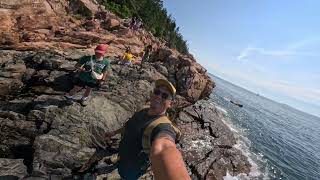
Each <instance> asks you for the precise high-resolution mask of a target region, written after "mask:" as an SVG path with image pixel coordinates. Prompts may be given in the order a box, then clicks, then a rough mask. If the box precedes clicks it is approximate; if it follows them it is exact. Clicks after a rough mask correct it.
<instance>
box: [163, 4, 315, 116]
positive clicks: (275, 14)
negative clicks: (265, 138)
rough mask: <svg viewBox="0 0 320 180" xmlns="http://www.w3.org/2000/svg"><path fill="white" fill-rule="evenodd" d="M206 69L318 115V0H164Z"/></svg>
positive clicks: (192, 50)
mask: <svg viewBox="0 0 320 180" xmlns="http://www.w3.org/2000/svg"><path fill="white" fill-rule="evenodd" d="M164 6H165V8H166V9H167V10H168V12H169V14H172V16H173V17H174V18H175V20H176V23H177V25H178V26H179V27H180V32H181V33H182V34H183V36H184V38H185V39H186V40H187V41H188V44H189V49H190V52H191V53H192V54H194V55H195V57H196V58H197V60H198V62H200V63H201V64H202V65H203V66H204V67H206V68H207V69H208V71H209V72H210V73H212V74H214V75H217V76H219V77H221V78H223V79H225V80H228V81H230V82H232V83H235V84H237V85H240V86H242V87H244V88H246V89H249V90H251V91H253V92H256V93H260V94H261V95H264V96H266V97H269V98H271V99H273V100H276V101H278V102H281V103H285V104H288V105H291V106H292V107H295V108H297V109H300V110H302V111H305V112H308V113H311V114H314V115H317V116H319V117H320V19H319V17H320V11H319V7H320V1H317V0H304V1H301V0H299V1H298V0H281V1H279V0H258V1H256V0H250V1H249V0H202V1H194V0H164Z"/></svg>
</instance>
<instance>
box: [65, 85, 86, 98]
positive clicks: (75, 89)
mask: <svg viewBox="0 0 320 180" xmlns="http://www.w3.org/2000/svg"><path fill="white" fill-rule="evenodd" d="M81 89H82V87H80V86H74V88H72V89H71V90H70V91H69V93H67V94H66V95H67V96H73V95H75V94H76V93H77V92H79V91H80V90H81Z"/></svg>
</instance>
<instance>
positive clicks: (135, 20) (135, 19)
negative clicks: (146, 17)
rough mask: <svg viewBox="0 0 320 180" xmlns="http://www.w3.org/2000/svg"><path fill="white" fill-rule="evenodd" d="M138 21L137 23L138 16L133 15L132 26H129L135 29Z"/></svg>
mask: <svg viewBox="0 0 320 180" xmlns="http://www.w3.org/2000/svg"><path fill="white" fill-rule="evenodd" d="M136 23H137V18H136V16H133V17H132V18H131V20H130V26H129V28H130V29H134V27H135V25H136Z"/></svg>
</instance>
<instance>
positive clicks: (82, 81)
mask: <svg viewBox="0 0 320 180" xmlns="http://www.w3.org/2000/svg"><path fill="white" fill-rule="evenodd" d="M107 48H108V45H106V44H100V45H98V46H97V47H96V48H95V55H93V56H84V57H82V58H81V59H80V60H79V62H78V63H77V64H76V65H75V67H76V68H77V70H78V71H79V72H80V73H79V78H78V79H77V81H76V83H75V86H74V88H73V89H72V90H71V91H70V92H69V93H67V94H66V95H65V97H66V98H67V99H68V100H72V99H74V97H73V96H74V95H75V94H76V93H77V92H79V91H80V90H81V89H83V88H86V90H85V93H84V95H83V96H82V98H81V105H83V106H86V105H87V100H88V97H89V95H90V92H91V90H92V88H94V87H97V86H99V85H101V84H102V83H103V82H104V81H105V80H106V78H107V76H108V74H109V71H110V69H111V68H110V62H109V60H108V59H107V58H105V57H104V56H105V54H106V51H107Z"/></svg>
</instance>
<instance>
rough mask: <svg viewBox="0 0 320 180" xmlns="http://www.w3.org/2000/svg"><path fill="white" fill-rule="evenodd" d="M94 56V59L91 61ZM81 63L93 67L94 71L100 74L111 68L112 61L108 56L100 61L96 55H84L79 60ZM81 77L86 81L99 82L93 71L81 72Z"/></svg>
mask: <svg viewBox="0 0 320 180" xmlns="http://www.w3.org/2000/svg"><path fill="white" fill-rule="evenodd" d="M91 57H92V61H91ZM79 64H80V65H83V66H85V67H87V68H89V69H91V67H93V69H91V70H93V71H94V72H96V73H98V74H102V73H105V72H107V71H109V70H110V69H111V67H110V61H109V60H108V59H107V58H103V60H101V61H99V60H97V59H96V56H84V57H82V58H81V59H80V60H79ZM79 78H80V80H82V81H85V82H91V83H97V80H96V79H94V78H93V77H92V75H91V71H87V72H80V74H79Z"/></svg>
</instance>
